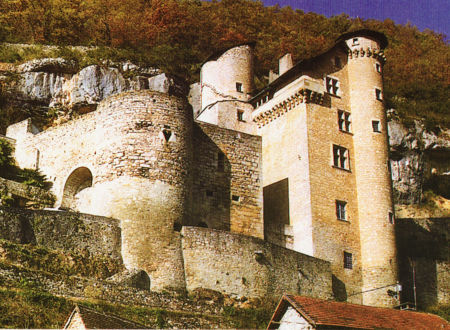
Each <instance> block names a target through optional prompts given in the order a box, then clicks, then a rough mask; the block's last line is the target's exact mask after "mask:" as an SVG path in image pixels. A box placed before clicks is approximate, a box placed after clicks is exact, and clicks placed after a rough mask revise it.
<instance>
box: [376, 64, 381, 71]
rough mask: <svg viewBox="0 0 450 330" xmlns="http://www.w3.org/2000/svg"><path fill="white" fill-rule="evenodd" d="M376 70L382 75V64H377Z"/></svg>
mask: <svg viewBox="0 0 450 330" xmlns="http://www.w3.org/2000/svg"><path fill="white" fill-rule="evenodd" d="M375 68H376V69H377V72H379V73H381V64H380V63H376V64H375Z"/></svg>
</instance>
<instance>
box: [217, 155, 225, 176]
mask: <svg viewBox="0 0 450 330" xmlns="http://www.w3.org/2000/svg"><path fill="white" fill-rule="evenodd" d="M224 170H225V155H224V154H223V153H221V152H219V153H218V154H217V171H219V172H223V171H224Z"/></svg>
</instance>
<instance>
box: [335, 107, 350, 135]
mask: <svg viewBox="0 0 450 330" xmlns="http://www.w3.org/2000/svg"><path fill="white" fill-rule="evenodd" d="M350 125H351V120H350V113H349V112H347V111H342V110H338V126H339V130H340V131H343V132H350V130H351V129H350Z"/></svg>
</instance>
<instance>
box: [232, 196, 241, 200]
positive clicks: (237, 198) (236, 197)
mask: <svg viewBox="0 0 450 330" xmlns="http://www.w3.org/2000/svg"><path fill="white" fill-rule="evenodd" d="M231 200H232V201H233V202H239V201H240V200H241V197H240V196H237V195H231Z"/></svg>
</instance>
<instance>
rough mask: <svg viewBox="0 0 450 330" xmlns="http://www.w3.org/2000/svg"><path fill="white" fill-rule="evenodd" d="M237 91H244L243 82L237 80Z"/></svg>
mask: <svg viewBox="0 0 450 330" xmlns="http://www.w3.org/2000/svg"><path fill="white" fill-rule="evenodd" d="M236 92H239V93H244V89H243V85H242V83H241V82H238V81H236Z"/></svg>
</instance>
